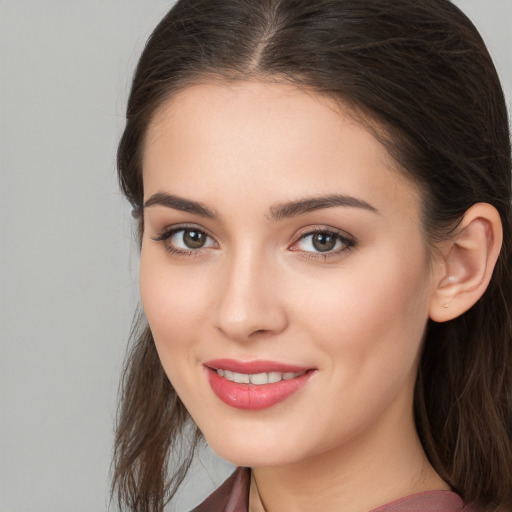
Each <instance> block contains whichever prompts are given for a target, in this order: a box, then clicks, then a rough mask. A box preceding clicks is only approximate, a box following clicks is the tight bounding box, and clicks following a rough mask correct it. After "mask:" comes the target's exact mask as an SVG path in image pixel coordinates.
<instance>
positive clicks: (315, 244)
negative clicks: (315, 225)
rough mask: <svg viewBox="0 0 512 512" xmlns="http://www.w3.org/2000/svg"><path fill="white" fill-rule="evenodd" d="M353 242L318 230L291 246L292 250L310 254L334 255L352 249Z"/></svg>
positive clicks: (337, 234)
mask: <svg viewBox="0 0 512 512" xmlns="http://www.w3.org/2000/svg"><path fill="white" fill-rule="evenodd" d="M354 245H355V241H354V240H353V239H351V238H348V237H346V236H343V235H342V234H341V233H336V232H333V231H329V230H318V231H312V232H309V233H307V234H305V235H303V236H301V237H300V239H299V240H298V241H297V242H296V243H295V244H293V246H292V250H294V251H297V250H299V251H302V252H307V253H311V254H324V255H328V254H329V255H330V254H332V255H334V254H337V253H341V252H344V251H347V250H349V249H351V248H352V247H354Z"/></svg>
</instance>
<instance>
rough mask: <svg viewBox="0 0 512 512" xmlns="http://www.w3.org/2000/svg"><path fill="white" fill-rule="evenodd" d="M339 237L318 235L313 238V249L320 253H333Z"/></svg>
mask: <svg viewBox="0 0 512 512" xmlns="http://www.w3.org/2000/svg"><path fill="white" fill-rule="evenodd" d="M337 240H338V239H337V237H336V236H334V235H332V234H331V233H316V234H315V235H313V237H312V240H311V242H312V244H313V247H314V248H315V249H316V250H317V251H319V252H326V251H332V250H333V249H334V247H335V246H336V242H337Z"/></svg>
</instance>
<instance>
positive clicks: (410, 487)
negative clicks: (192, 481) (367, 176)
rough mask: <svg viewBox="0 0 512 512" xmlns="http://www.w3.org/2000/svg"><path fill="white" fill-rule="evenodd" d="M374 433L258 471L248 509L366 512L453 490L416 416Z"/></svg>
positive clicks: (260, 511)
mask: <svg viewBox="0 0 512 512" xmlns="http://www.w3.org/2000/svg"><path fill="white" fill-rule="evenodd" d="M384 423H385V422H384ZM371 430H372V431H366V432H365V433H364V434H363V435H361V436H359V438H358V439H353V440H351V442H350V443H347V445H345V446H341V447H336V448H334V449H333V450H330V451H328V452H325V453H322V454H319V455H315V456H312V457H309V458H307V459H303V460H300V461H299V462H295V463H291V464H286V465H283V466H277V467H261V468H253V470H252V481H251V493H250V504H249V511H250V512H291V511H293V512H306V511H307V512H317V511H318V512H320V511H322V512H335V511H336V512H339V511H340V510H344V511H347V512H367V511H369V510H372V509H374V508H376V507H378V506H380V505H384V504H386V503H389V502H391V501H394V500H396V499H399V498H401V497H404V496H408V495H410V494H415V493H417V492H422V491H430V490H437V489H449V486H448V485H447V484H446V483H445V482H444V481H443V480H442V479H441V478H440V477H439V475H438V474H437V473H436V472H435V470H434V469H433V468H432V466H431V465H430V463H429V462H428V459H427V457H426V455H425V452H424V450H423V448H422V445H421V442H420V440H419V438H418V435H417V433H416V429H415V426H414V421H413V415H412V412H411V414H410V416H409V417H408V418H407V419H405V418H403V417H402V418H401V421H400V422H399V423H397V422H389V423H388V425H386V424H384V425H382V424H380V425H378V426H375V427H374V428H373V429H371ZM376 431H378V434H377V433H376ZM382 440H385V442H382ZM348 445H349V446H348Z"/></svg>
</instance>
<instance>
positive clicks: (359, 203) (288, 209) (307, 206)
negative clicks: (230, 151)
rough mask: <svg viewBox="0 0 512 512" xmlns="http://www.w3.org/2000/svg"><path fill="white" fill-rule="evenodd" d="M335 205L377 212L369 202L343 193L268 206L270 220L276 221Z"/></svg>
mask: <svg viewBox="0 0 512 512" xmlns="http://www.w3.org/2000/svg"><path fill="white" fill-rule="evenodd" d="M336 206H345V207H351V208H361V209H363V210H368V211H370V212H373V213H378V210H377V208H375V207H374V206H372V205H371V204H370V203H367V202H366V201H363V200H362V199H357V198H356V197H352V196H347V195H343V194H331V195H328V196H320V197H311V198H306V199H300V200H298V201H289V202H286V203H279V204H277V205H274V206H271V207H270V215H269V218H270V220H273V221H278V220H281V219H285V218H288V217H295V216H297V215H302V214H304V213H309V212H312V211H315V210H323V209H325V208H334V207H336Z"/></svg>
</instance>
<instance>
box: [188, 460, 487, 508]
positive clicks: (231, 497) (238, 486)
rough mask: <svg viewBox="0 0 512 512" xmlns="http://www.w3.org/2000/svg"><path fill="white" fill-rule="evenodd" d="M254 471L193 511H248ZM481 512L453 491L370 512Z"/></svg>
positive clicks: (239, 472)
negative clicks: (469, 505) (466, 505)
mask: <svg viewBox="0 0 512 512" xmlns="http://www.w3.org/2000/svg"><path fill="white" fill-rule="evenodd" d="M250 484H251V470H250V469H249V468H237V469H236V471H235V472H234V473H233V474H232V475H231V476H230V477H229V478H228V479H227V480H226V481H225V482H224V483H223V484H222V485H221V486H220V487H219V488H218V489H217V490H216V491H215V492H214V493H213V494H211V495H210V496H209V497H208V498H206V500H204V501H203V502H202V503H201V504H200V505H198V506H197V507H196V508H195V509H194V510H192V511H191V512H248V510H249V488H250ZM462 511H464V512H478V510H477V509H476V508H473V507H465V506H464V502H463V501H462V499H461V497H460V496H459V495H458V494H456V493H454V492H452V491H425V492H420V493H417V494H412V495H410V496H406V497H405V498H400V499H399V500H396V501H393V502H391V503H388V504H386V505H382V506H380V507H377V508H375V509H373V510H370V511H369V512H462Z"/></svg>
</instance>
